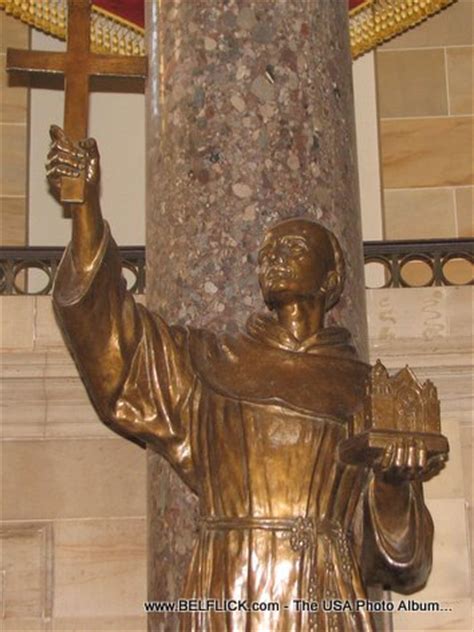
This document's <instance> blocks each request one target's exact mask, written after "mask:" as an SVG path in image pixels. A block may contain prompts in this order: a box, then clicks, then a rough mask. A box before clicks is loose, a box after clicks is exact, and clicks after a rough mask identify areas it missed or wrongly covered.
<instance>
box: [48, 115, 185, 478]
mask: <svg viewBox="0 0 474 632" xmlns="http://www.w3.org/2000/svg"><path fill="white" fill-rule="evenodd" d="M51 140H52V143H51V149H50V151H49V154H48V161H47V175H48V181H49V183H50V187H51V189H52V192H53V194H54V195H55V196H56V197H58V198H59V194H60V191H61V178H62V176H69V177H76V178H84V180H85V184H86V186H85V199H84V203H83V204H74V205H70V210H71V217H72V239H71V243H70V244H69V246H68V247H67V249H66V251H65V254H64V256H63V259H62V261H61V264H60V267H59V269H58V273H57V276H56V281H55V287H54V292H53V301H54V309H55V313H56V316H57V319H58V322H59V324H60V326H61V329H62V331H63V334H64V337H65V340H66V343H67V345H68V347H69V349H70V351H71V353H72V355H73V357H74V360H75V361H76V364H77V366H78V368H79V371H80V374H81V377H82V378H83V380H84V382H85V384H86V386H87V390H88V393H89V396H90V397H91V400H92V402H93V404H94V405H95V408H96V410H97V412H98V414H99V416H100V418H101V419H102V421H103V422H104V423H106V424H107V425H108V426H110V427H111V428H112V429H113V430H115V431H116V432H118V433H119V434H122V435H125V436H126V437H128V438H132V439H134V440H136V441H138V442H140V443H142V444H143V443H146V442H148V443H151V444H155V445H156V447H157V448H158V449H159V450H160V451H161V452H162V453H163V454H164V455H165V456H166V457H167V458H168V459H169V460H170V461H171V462H172V463H173V464H174V465H175V466H178V465H179V466H183V467H184V468H185V469H186V470H187V469H188V465H189V464H188V463H187V458H188V452H189V451H188V449H187V441H188V433H187V430H186V422H185V414H183V413H184V411H182V410H181V414H178V413H177V412H176V408H177V407H178V406H179V403H180V402H181V401H182V400H184V399H185V398H186V396H187V394H188V392H189V389H190V388H191V385H192V376H191V373H190V371H189V369H188V364H187V354H186V345H185V338H186V334H185V332H184V331H183V330H182V329H181V328H178V327H175V328H169V327H168V326H167V325H166V323H164V322H163V321H162V320H161V319H160V318H159V317H152V316H151V315H150V314H149V312H147V311H146V310H145V309H144V308H143V307H142V306H140V305H138V304H136V302H135V300H134V297H133V296H132V295H131V294H130V292H128V291H127V289H126V283H125V280H124V278H123V277H122V272H121V270H122V269H121V261H120V255H119V252H118V249H117V246H116V244H115V242H114V240H113V239H112V237H111V235H110V230H109V227H108V225H107V223H106V222H105V221H104V220H103V217H102V212H101V208H100V202H99V189H100V158H99V152H98V149H97V144H96V142H95V141H94V140H93V139H86V140H84V141H81V142H80V143H78V144H73V143H72V142H71V141H70V140H69V139H68V138H67V137H66V136H65V134H64V132H63V131H62V130H61V129H60V128H59V127H56V126H52V128H51ZM157 366H159V367H160V372H159V380H158V377H157V376H156V374H154V372H153V370H154V369H155V368H156V367H157ZM153 375H155V377H156V384H151V382H152V381H153V377H152V376H153ZM176 450H178V452H179V457H178V456H177V455H176V454H174V453H175V452H176ZM176 459H178V461H179V463H176V462H175V461H176ZM185 462H186V463H185Z"/></svg>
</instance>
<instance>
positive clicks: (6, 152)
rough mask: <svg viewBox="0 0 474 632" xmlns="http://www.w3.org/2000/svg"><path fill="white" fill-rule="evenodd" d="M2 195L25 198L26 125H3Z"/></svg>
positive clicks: (0, 180)
mask: <svg viewBox="0 0 474 632" xmlns="http://www.w3.org/2000/svg"><path fill="white" fill-rule="evenodd" d="M1 133H2V148H1V158H2V169H1V171H0V194H2V195H18V196H24V195H25V191H26V143H27V128H26V125H17V124H10V123H9V124H3V125H2V126H1Z"/></svg>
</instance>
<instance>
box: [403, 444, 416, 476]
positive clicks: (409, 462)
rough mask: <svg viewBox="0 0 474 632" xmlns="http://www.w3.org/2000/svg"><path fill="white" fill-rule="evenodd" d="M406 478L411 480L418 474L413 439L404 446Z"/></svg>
mask: <svg viewBox="0 0 474 632" xmlns="http://www.w3.org/2000/svg"><path fill="white" fill-rule="evenodd" d="M406 450H407V452H406V464H405V466H406V469H405V476H406V478H408V479H410V480H413V479H414V478H416V476H417V474H418V466H417V465H418V459H417V446H416V442H415V440H414V439H409V440H408V441H407V444H406Z"/></svg>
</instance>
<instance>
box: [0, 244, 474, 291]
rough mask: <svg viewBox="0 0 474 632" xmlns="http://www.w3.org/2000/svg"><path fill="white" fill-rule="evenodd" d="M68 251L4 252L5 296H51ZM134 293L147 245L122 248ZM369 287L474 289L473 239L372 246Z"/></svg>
mask: <svg viewBox="0 0 474 632" xmlns="http://www.w3.org/2000/svg"><path fill="white" fill-rule="evenodd" d="M63 250H64V249H63V248H54V247H51V248H49V247H38V246H32V247H23V248H0V295H26V294H28V295H31V294H50V293H51V289H52V287H53V282H54V277H55V275H56V270H57V267H58V264H59V261H60V259H61V256H62V254H63ZM120 253H121V255H122V266H123V272H124V276H125V278H126V280H127V285H128V288H129V289H130V291H132V292H133V293H134V294H143V293H144V292H145V289H146V269H145V248H144V246H123V247H122V248H120ZM364 259H365V266H366V279H367V280H369V279H372V280H373V282H372V283H368V287H383V288H388V287H393V288H401V287H431V286H442V285H472V284H473V279H472V269H473V264H474V239H455V240H450V239H442V240H423V241H367V242H365V243H364Z"/></svg>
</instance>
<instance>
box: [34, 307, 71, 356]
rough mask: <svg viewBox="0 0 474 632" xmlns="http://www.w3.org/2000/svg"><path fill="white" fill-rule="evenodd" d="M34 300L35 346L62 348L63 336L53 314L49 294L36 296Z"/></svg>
mask: <svg viewBox="0 0 474 632" xmlns="http://www.w3.org/2000/svg"><path fill="white" fill-rule="evenodd" d="M35 302H36V318H35V348H36V349H41V348H43V347H48V348H52V347H60V348H64V341H63V337H62V335H61V331H60V329H59V327H58V325H57V323H56V319H55V316H54V312H53V303H52V301H51V296H38V297H36V299H35Z"/></svg>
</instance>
